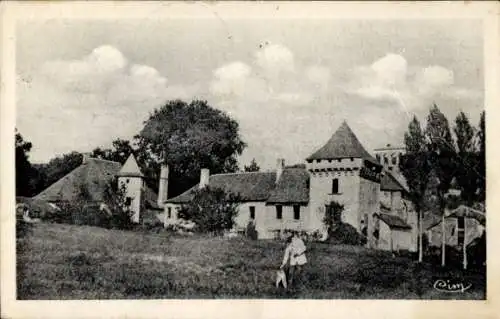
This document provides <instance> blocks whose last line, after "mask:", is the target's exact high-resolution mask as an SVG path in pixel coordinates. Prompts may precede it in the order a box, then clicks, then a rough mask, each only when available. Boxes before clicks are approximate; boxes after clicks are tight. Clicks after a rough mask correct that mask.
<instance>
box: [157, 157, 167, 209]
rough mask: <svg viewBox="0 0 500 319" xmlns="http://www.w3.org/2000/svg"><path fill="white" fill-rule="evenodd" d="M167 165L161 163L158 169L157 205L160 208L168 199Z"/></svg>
mask: <svg viewBox="0 0 500 319" xmlns="http://www.w3.org/2000/svg"><path fill="white" fill-rule="evenodd" d="M168 173H169V170H168V165H166V164H162V165H161V171H160V185H159V186H160V187H159V189H158V202H157V204H158V206H159V207H160V208H161V207H163V205H164V204H165V201H166V200H167V199H168V197H167V196H168Z"/></svg>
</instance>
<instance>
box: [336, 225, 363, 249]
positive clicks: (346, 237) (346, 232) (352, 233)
mask: <svg viewBox="0 0 500 319" xmlns="http://www.w3.org/2000/svg"><path fill="white" fill-rule="evenodd" d="M328 241H329V242H330V243H335V244H347V245H365V244H366V237H365V236H363V235H361V234H360V233H358V231H357V230H356V228H354V227H353V226H351V225H349V224H346V223H340V224H338V225H337V226H336V227H335V228H334V229H332V230H330V232H329V236H328Z"/></svg>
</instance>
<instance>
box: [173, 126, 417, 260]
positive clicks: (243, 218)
mask: <svg viewBox="0 0 500 319" xmlns="http://www.w3.org/2000/svg"><path fill="white" fill-rule="evenodd" d="M398 160H399V157H398ZM391 163H392V162H391ZM383 167H384V165H383V163H378V162H377V161H376V160H375V158H373V157H371V156H370V155H369V153H368V152H366V150H364V148H363V146H362V145H361V144H360V142H359V141H358V140H357V138H356V137H355V135H354V133H353V132H352V131H351V130H350V128H349V127H348V126H347V124H346V123H344V124H343V125H342V126H341V127H340V128H339V130H337V132H336V133H335V134H334V135H333V136H332V138H331V139H330V140H329V141H328V142H327V144H325V146H323V147H322V148H321V149H319V150H318V151H316V152H315V153H314V154H313V155H312V156H310V157H309V158H307V159H306V163H305V165H304V168H303V171H304V174H306V175H307V187H306V188H305V189H304V191H305V192H306V194H304V195H306V196H305V197H307V200H306V201H305V202H304V201H302V202H300V203H299V202H294V200H296V198H295V199H294V198H291V199H290V201H288V202H287V201H286V200H285V202H284V203H281V204H279V203H275V202H272V203H269V202H267V197H264V198H262V199H260V200H254V201H252V200H246V201H243V202H241V203H240V206H239V214H238V216H237V217H236V219H235V229H237V230H239V231H243V230H244V229H245V228H246V226H247V224H248V222H249V221H250V220H251V219H253V221H254V223H255V227H256V230H257V232H258V237H259V238H260V239H269V238H276V237H278V234H280V233H283V231H285V230H298V231H304V232H308V233H314V232H319V233H322V234H323V235H325V234H326V232H327V229H326V227H325V225H324V222H323V219H324V217H325V213H326V210H327V209H328V208H327V207H328V205H330V204H331V203H332V202H337V203H339V204H341V205H343V206H344V211H343V212H342V214H341V216H340V218H339V220H338V222H342V223H346V224H349V225H351V226H352V227H354V228H355V229H356V230H357V231H358V232H360V233H365V234H366V235H367V237H368V244H367V245H368V246H370V247H373V248H379V249H386V248H390V247H393V248H394V247H396V249H410V250H413V246H414V244H415V245H416V234H417V230H416V217H415V215H414V214H413V215H412V213H411V205H409V204H408V203H405V200H406V199H405V198H403V192H404V189H403V187H402V186H400V185H399V184H398V182H397V181H396V179H394V180H391V181H392V182H391V183H392V184H391V185H389V186H388V187H386V188H387V189H386V188H384V189H382V188H383V187H382V186H383V185H381V183H382V176H383V175H382V174H384V171H383ZM385 173H387V172H385ZM238 174H245V173H238ZM248 174H250V173H248ZM262 174H265V173H262ZM275 176H276V177H275V180H272V182H271V183H272V184H273V185H272V186H269V185H268V186H267V187H269V192H270V193H272V192H273V189H274V188H279V187H282V186H283V185H281V184H280V180H281V176H284V178H285V179H284V180H286V178H290V175H287V170H286V168H285V166H284V161H283V160H281V159H280V160H278V165H277V169H276V175H275ZM287 176H288V177H287ZM215 177H217V175H215ZM222 177H223V176H220V178H219V179H217V180H216V179H214V182H215V181H219V182H220V180H221V178H222ZM240 177H241V176H239V177H238V180H241V179H240ZM224 178H226V179H227V178H228V176H227V175H226V176H225V177H224ZM207 180H208V177H207V173H206V171H204V172H203V173H202V174H201V176H200V185H201V184H204V185H205V184H210V185H211V183H212V180H211V179H210V182H207ZM291 180H292V181H293V178H292V179H291ZM233 182H234V181H229V180H227V182H225V183H227V185H229V184H231V183H233ZM220 185H222V186H224V185H226V184H224V183H222V184H220V183H219V186H220ZM280 185H281V186H280ZM240 186H241V185H237V187H240ZM231 187H232V186H231ZM231 187H230V190H231ZM253 187H255V185H247V187H245V188H243V190H244V189H246V188H253ZM240 189H241V188H240ZM293 191H296V190H294V189H293V188H290V189H289V190H287V191H286V192H282V193H280V196H276V198H280V199H281V200H283V196H284V195H283V194H285V195H286V194H289V193H293ZM188 192H189V191H188ZM188 192H186V194H187V193H188ZM186 194H182V195H179V196H178V197H176V198H174V199H170V200H168V201H167V202H166V203H165V211H167V210H169V211H171V213H170V214H167V213H165V216H166V217H165V225H168V224H175V223H176V222H178V220H177V215H176V210H177V209H178V208H179V207H180V205H181V204H182V203H181V202H182V201H185V200H187V197H186ZM268 196H269V195H268ZM295 196H297V195H296V194H295ZM285 197H286V196H285ZM298 197H300V196H298ZM271 198H273V196H271ZM300 198H303V197H300ZM285 199H286V198H285ZM381 203H382V206H384V207H385V208H386V209H388V210H389V211H388V213H390V214H392V215H394V216H398V218H400V219H401V220H400V222H401V223H411V224H413V225H415V227H413V226H412V227H407V225H405V227H407V228H406V229H404V230H394V229H391V227H389V226H387V225H386V226H387V227H386V226H381V228H379V229H380V230H381V231H382V232H383V234H382V236H383V239H382V240H381V241H380V247H378V246H377V241H376V240H374V239H373V238H372V237H373V230H374V229H375V223H378V222H380V221H379V220H377V219H376V218H375V215H376V214H377V213H379V212H380V211H381ZM167 215H168V216H170V217H168V216H167ZM381 224H383V222H382V223H381ZM384 227H385V228H384ZM386 228H387V229H386ZM413 237H415V238H413ZM391 238H392V239H391ZM389 239H391V240H392V241H391V240H389ZM391 243H392V244H391Z"/></svg>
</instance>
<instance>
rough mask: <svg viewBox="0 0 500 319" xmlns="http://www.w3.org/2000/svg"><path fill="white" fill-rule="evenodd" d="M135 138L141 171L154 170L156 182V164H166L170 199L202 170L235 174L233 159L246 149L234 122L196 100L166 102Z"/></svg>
mask: <svg viewBox="0 0 500 319" xmlns="http://www.w3.org/2000/svg"><path fill="white" fill-rule="evenodd" d="M135 138H136V140H137V144H138V148H139V154H138V160H139V161H140V162H142V163H143V164H144V167H145V170H148V171H149V170H150V169H154V170H155V171H156V173H155V174H156V175H155V178H156V180H157V178H158V172H159V167H160V163H162V162H163V163H166V164H168V165H169V167H170V176H169V180H170V183H169V194H171V196H175V195H177V194H179V193H181V192H183V191H184V190H186V189H187V188H189V187H191V186H192V185H194V184H196V183H197V182H198V181H199V174H200V169H202V168H208V169H210V171H211V172H212V173H226V172H235V171H236V170H237V169H238V165H237V159H236V158H237V156H238V155H240V154H241V153H242V151H243V149H244V147H245V146H246V145H245V143H244V142H243V141H242V139H241V137H240V135H239V125H238V123H237V122H236V121H234V120H233V119H231V118H230V117H229V116H228V115H227V114H225V113H223V112H222V111H220V110H217V109H215V108H213V107H211V106H210V105H208V104H207V102H206V101H200V100H194V101H192V102H191V103H189V104H188V103H186V102H184V101H181V100H174V101H169V102H167V103H166V104H165V105H164V106H163V107H161V108H160V109H157V110H155V111H154V112H153V113H152V114H150V116H149V118H148V120H147V121H145V123H144V127H143V129H142V130H141V131H140V133H139V134H138V135H137V136H136V137H135Z"/></svg>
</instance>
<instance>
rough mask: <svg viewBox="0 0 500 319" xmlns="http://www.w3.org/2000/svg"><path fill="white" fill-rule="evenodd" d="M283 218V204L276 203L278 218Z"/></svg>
mask: <svg viewBox="0 0 500 319" xmlns="http://www.w3.org/2000/svg"><path fill="white" fill-rule="evenodd" d="M282 218H283V206H281V205H276V219H282Z"/></svg>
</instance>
